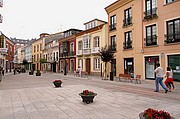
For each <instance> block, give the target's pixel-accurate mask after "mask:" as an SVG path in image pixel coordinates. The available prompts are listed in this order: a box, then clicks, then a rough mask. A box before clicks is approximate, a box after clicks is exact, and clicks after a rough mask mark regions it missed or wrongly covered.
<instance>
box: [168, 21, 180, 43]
mask: <svg viewBox="0 0 180 119" xmlns="http://www.w3.org/2000/svg"><path fill="white" fill-rule="evenodd" d="M166 42H167V43H172V42H180V18H178V19H174V20H171V21H167V40H166Z"/></svg>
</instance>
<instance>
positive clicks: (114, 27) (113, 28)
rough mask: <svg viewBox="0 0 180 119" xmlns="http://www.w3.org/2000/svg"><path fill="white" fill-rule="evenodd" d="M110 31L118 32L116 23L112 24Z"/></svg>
mask: <svg viewBox="0 0 180 119" xmlns="http://www.w3.org/2000/svg"><path fill="white" fill-rule="evenodd" d="M109 30H110V31H112V30H116V23H114V24H111V25H110V26H109Z"/></svg>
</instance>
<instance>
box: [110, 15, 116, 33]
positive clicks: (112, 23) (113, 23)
mask: <svg viewBox="0 0 180 119" xmlns="http://www.w3.org/2000/svg"><path fill="white" fill-rule="evenodd" d="M109 29H110V31H111V30H115V29H116V15H114V16H111V17H110V28H109Z"/></svg>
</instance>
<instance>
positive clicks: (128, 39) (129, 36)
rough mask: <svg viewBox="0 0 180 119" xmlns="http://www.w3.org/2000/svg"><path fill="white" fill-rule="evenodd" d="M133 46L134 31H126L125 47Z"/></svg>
mask: <svg viewBox="0 0 180 119" xmlns="http://www.w3.org/2000/svg"><path fill="white" fill-rule="evenodd" d="M129 48H132V31H129V32H125V42H124V49H129Z"/></svg>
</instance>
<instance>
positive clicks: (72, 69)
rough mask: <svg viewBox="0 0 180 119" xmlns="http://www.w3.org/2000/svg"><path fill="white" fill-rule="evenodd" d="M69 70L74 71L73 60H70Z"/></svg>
mask: <svg viewBox="0 0 180 119" xmlns="http://www.w3.org/2000/svg"><path fill="white" fill-rule="evenodd" d="M71 72H74V60H71Z"/></svg>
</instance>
